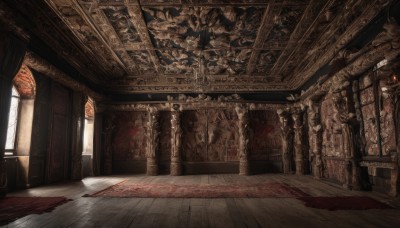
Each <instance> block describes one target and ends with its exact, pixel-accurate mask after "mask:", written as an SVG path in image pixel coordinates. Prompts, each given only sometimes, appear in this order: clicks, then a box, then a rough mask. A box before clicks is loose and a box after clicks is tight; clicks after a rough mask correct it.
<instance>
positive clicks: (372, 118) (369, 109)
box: [361, 103, 379, 155]
mask: <svg viewBox="0 0 400 228" xmlns="http://www.w3.org/2000/svg"><path fill="white" fill-rule="evenodd" d="M361 111H362V115H363V124H364V132H365V135H364V137H365V152H366V154H367V155H378V154H379V149H378V127H377V124H376V115H375V104H374V103H371V104H368V105H365V106H363V107H362V108H361Z"/></svg>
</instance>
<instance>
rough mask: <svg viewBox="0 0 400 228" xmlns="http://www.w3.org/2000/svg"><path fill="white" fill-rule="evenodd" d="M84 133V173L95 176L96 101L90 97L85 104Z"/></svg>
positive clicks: (84, 174) (84, 175) (85, 175)
mask: <svg viewBox="0 0 400 228" xmlns="http://www.w3.org/2000/svg"><path fill="white" fill-rule="evenodd" d="M84 129H85V130H84V133H83V151H82V174H83V177H87V176H93V133H94V101H93V100H92V99H91V98H90V97H89V98H88V100H87V102H86V104H85V126H84Z"/></svg>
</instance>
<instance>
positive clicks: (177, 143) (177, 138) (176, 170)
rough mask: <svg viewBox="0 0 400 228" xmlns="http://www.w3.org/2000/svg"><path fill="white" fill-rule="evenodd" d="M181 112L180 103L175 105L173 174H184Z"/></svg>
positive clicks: (172, 127)
mask: <svg viewBox="0 0 400 228" xmlns="http://www.w3.org/2000/svg"><path fill="white" fill-rule="evenodd" d="M181 136H182V129H181V112H180V111H179V105H174V106H173V109H172V111H171V175H172V176H179V175H182V158H181Z"/></svg>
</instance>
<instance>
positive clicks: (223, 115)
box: [207, 109, 239, 161]
mask: <svg viewBox="0 0 400 228" xmlns="http://www.w3.org/2000/svg"><path fill="white" fill-rule="evenodd" d="M237 122H238V119H237V115H236V113H235V111H234V110H223V109H209V110H207V144H208V147H207V157H208V160H209V161H238V160H239V150H238V149H239V135H238V134H239V131H238V126H237Z"/></svg>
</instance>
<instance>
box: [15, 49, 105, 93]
mask: <svg viewBox="0 0 400 228" xmlns="http://www.w3.org/2000/svg"><path fill="white" fill-rule="evenodd" d="M23 64H25V65H27V66H28V67H29V68H30V69H33V70H35V71H37V72H40V73H42V74H44V75H46V76H47V77H50V78H52V79H54V80H55V81H57V82H59V83H61V84H63V85H65V86H67V87H69V88H71V89H73V90H76V91H79V92H82V93H83V94H87V95H88V96H90V97H91V98H93V99H94V100H95V101H101V100H104V99H105V98H104V96H103V95H100V94H98V93H97V92H95V91H93V90H91V89H90V88H88V87H87V86H85V85H83V84H82V83H80V82H78V81H76V80H74V79H72V78H71V77H70V76H69V75H67V74H65V73H64V72H62V71H61V70H59V69H58V68H57V67H55V66H53V65H52V64H50V63H49V62H47V61H46V60H44V59H42V58H41V57H39V56H38V55H36V54H35V53H33V52H31V51H28V52H27V53H26V54H25V58H24V62H23Z"/></svg>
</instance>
